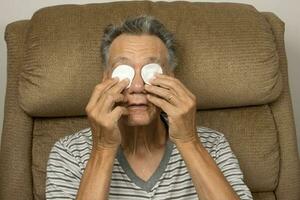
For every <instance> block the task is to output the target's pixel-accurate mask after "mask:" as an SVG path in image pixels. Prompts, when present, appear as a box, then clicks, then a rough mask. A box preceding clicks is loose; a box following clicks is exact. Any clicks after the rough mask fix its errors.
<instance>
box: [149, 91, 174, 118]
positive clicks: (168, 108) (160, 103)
mask: <svg viewBox="0 0 300 200" xmlns="http://www.w3.org/2000/svg"><path fill="white" fill-rule="evenodd" d="M147 99H148V100H149V101H150V102H151V103H153V104H154V105H156V106H157V107H160V108H161V109H162V110H163V111H164V112H166V113H167V114H168V115H171V114H173V112H174V110H175V108H176V107H174V106H173V105H171V104H170V103H169V102H167V101H166V100H165V99H162V98H159V97H156V96H154V95H151V94H147Z"/></svg>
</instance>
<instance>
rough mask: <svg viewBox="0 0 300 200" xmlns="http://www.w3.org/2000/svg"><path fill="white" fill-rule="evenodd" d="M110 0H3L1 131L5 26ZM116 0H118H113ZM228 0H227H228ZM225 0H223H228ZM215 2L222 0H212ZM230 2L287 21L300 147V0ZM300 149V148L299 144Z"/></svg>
mask: <svg viewBox="0 0 300 200" xmlns="http://www.w3.org/2000/svg"><path fill="white" fill-rule="evenodd" d="M108 1H109V0H106V1H87V0H73V1H71V0H51V1H40V0H27V1H23V0H1V2H0V13H1V14H0V15H1V17H0V135H1V133H2V123H3V112H4V98H5V87H6V56H7V55H6V44H5V41H4V30H5V26H6V25H7V24H8V23H10V22H13V21H16V20H21V19H29V18H30V17H31V16H32V14H33V13H34V12H35V11H36V10H37V9H39V8H42V7H46V6H50V5H57V4H85V3H97V2H98V3H99V2H108ZM110 1H114V0H110ZM208 1H210V0H207V2H208ZM224 1H225V0H224ZM224 1H223V2H224ZM211 2H222V1H217V0H211ZM229 2H238V3H247V4H252V5H254V6H255V7H256V8H257V9H258V10H259V11H270V12H274V13H275V14H276V15H277V16H279V17H280V18H281V19H282V20H283V21H284V22H285V24H286V34H285V42H286V50H287V56H288V62H289V81H290V87H291V93H292V100H293V106H294V115H295V122H296V128H297V130H298V131H297V135H298V146H299V147H300V133H299V131H300V91H299V87H297V85H300V78H299V75H300V67H299V63H300V37H299V35H300V23H299V22H298V20H299V19H300V1H298V0H285V1H281V0H256V1H250V0H240V1H239V0H232V1H229ZM298 149H300V148H298Z"/></svg>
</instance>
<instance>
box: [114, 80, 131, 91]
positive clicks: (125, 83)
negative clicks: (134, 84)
mask: <svg viewBox="0 0 300 200" xmlns="http://www.w3.org/2000/svg"><path fill="white" fill-rule="evenodd" d="M129 82H130V81H129V79H128V78H126V79H123V80H121V81H120V82H119V83H117V84H116V85H114V86H113V87H112V88H111V89H110V90H109V92H110V93H121V92H122V91H123V90H124V89H125V88H126V87H127V86H128V84H129Z"/></svg>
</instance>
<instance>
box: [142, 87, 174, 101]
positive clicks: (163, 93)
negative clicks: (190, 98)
mask: <svg viewBox="0 0 300 200" xmlns="http://www.w3.org/2000/svg"><path fill="white" fill-rule="evenodd" d="M145 90H146V91H147V92H149V93H151V94H155V95H156V96H158V97H160V98H163V99H165V100H166V101H168V102H170V103H172V104H174V105H178V103H180V102H179V99H180V97H177V95H176V94H174V93H172V92H171V91H170V90H168V89H165V88H161V87H157V86H153V85H145Z"/></svg>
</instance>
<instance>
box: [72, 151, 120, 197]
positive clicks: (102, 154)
mask: <svg viewBox="0 0 300 200" xmlns="http://www.w3.org/2000/svg"><path fill="white" fill-rule="evenodd" d="M116 152H117V150H115V149H112V150H111V149H109V150H97V151H93V150H92V152H91V156H90V159H89V161H88V163H87V166H86V168H85V171H84V174H83V176H82V178H81V182H80V187H79V190H78V194H77V200H82V199H89V200H94V199H95V200H96V199H97V200H106V199H108V194H109V188H110V180H111V174H112V168H113V164H114V159H115V155H116Z"/></svg>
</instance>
